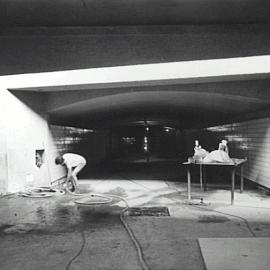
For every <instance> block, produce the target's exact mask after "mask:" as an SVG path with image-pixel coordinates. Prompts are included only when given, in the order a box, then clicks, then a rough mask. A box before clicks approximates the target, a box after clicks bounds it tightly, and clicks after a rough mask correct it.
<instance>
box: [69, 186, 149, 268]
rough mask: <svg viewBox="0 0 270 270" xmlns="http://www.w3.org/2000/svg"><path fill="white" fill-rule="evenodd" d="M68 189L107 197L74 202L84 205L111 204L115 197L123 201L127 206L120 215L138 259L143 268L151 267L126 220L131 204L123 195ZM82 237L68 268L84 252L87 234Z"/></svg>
mask: <svg viewBox="0 0 270 270" xmlns="http://www.w3.org/2000/svg"><path fill="white" fill-rule="evenodd" d="M66 191H67V193H69V194H71V195H73V196H80V197H86V196H91V197H100V198H103V199H107V200H106V201H102V202H91V201H87V200H86V201H85V202H83V201H82V200H75V201H74V202H75V203H77V204H83V205H99V204H109V203H112V201H113V198H115V199H118V200H120V201H123V202H124V203H125V205H126V206H125V208H124V209H123V210H122V211H121V212H120V215H119V218H120V221H121V223H122V225H123V226H124V228H125V230H126V231H127V233H128V235H129V237H130V239H131V241H132V243H133V244H134V246H135V248H136V251H137V255H138V259H139V262H140V264H141V267H142V269H143V270H150V268H149V267H148V265H147V263H146V261H145V258H144V255H143V250H142V247H141V245H140V243H139V241H138V240H137V239H136V237H135V235H134V233H133V231H132V230H131V228H130V227H129V225H128V223H127V222H126V221H125V218H124V214H125V212H127V211H128V209H129V204H128V202H127V201H126V200H125V199H124V198H123V197H120V196H117V195H112V194H109V195H104V194H97V193H85V194H83V193H73V192H71V191H69V190H68V188H66ZM82 239H83V243H82V246H81V248H80V250H79V252H78V253H77V254H76V255H75V256H74V257H73V258H71V260H70V261H69V263H68V264H67V267H66V270H68V269H69V267H70V265H71V264H72V262H73V261H74V260H75V259H76V258H77V257H78V256H79V255H80V254H81V253H82V251H83V249H84V246H85V236H84V234H83V232H82Z"/></svg>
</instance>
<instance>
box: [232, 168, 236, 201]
mask: <svg viewBox="0 0 270 270" xmlns="http://www.w3.org/2000/svg"><path fill="white" fill-rule="evenodd" d="M234 187H235V167H233V168H232V190H231V205H233V204H234Z"/></svg>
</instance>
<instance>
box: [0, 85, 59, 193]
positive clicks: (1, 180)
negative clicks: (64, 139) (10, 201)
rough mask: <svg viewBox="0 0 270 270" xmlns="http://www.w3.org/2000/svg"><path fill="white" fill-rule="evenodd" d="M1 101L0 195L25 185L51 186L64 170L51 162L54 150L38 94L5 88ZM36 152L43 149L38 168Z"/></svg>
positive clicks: (2, 90) (1, 92) (42, 102)
mask: <svg viewBox="0 0 270 270" xmlns="http://www.w3.org/2000/svg"><path fill="white" fill-rule="evenodd" d="M0 99H1V101H2V104H0V105H1V106H0V110H1V115H0V124H1V127H3V128H1V133H0V145H1V152H0V155H1V162H0V169H1V176H0V191H1V193H7V192H16V191H18V190H21V189H22V188H23V187H24V186H26V185H29V186H48V185H50V182H51V180H52V179H55V178H57V177H61V176H62V175H63V174H64V171H63V169H62V168H60V167H59V168H58V167H56V165H55V164H54V162H53V160H54V157H55V155H56V154H57V150H56V149H55V146H54V142H53V138H52V136H51V133H50V130H49V127H48V123H47V120H46V118H45V117H44V114H43V108H44V100H43V99H42V98H41V97H40V96H39V94H33V95H29V94H28V95H27V96H26V95H23V94H20V93H17V94H14V93H11V92H9V91H8V90H5V89H1V91H0ZM53 149H55V151H53ZM36 150H44V155H43V164H42V165H41V166H40V167H38V166H37V165H36Z"/></svg>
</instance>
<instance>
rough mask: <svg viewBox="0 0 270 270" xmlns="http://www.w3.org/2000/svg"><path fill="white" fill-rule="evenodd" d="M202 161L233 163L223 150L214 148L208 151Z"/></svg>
mask: <svg viewBox="0 0 270 270" xmlns="http://www.w3.org/2000/svg"><path fill="white" fill-rule="evenodd" d="M203 162H207V163H211V162H221V163H233V160H232V159H231V158H230V157H229V155H228V154H227V153H226V152H225V151H223V150H214V151H212V152H210V153H209V154H208V155H207V156H206V157H205V158H204V159H203Z"/></svg>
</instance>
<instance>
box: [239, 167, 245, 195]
mask: <svg viewBox="0 0 270 270" xmlns="http://www.w3.org/2000/svg"><path fill="white" fill-rule="evenodd" d="M243 191H244V167H243V165H242V166H241V183H240V193H243Z"/></svg>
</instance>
